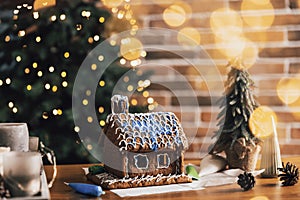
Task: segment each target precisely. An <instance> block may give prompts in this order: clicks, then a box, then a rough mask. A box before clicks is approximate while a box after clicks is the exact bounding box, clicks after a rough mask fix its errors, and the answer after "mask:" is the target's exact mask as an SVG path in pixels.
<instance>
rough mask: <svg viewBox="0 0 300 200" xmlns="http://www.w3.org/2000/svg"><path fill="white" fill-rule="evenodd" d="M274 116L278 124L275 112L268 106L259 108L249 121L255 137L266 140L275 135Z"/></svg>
mask: <svg viewBox="0 0 300 200" xmlns="http://www.w3.org/2000/svg"><path fill="white" fill-rule="evenodd" d="M272 116H273V118H274V121H275V123H276V122H277V116H276V114H275V112H274V111H273V110H272V109H271V108H270V107H267V106H259V107H258V108H256V109H255V110H254V111H253V113H252V114H251V116H250V119H249V128H250V130H251V132H252V133H253V135H255V137H258V138H265V137H267V136H269V135H270V134H272V133H273V130H274V129H273V123H272Z"/></svg>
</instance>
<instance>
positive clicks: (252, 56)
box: [241, 40, 259, 69]
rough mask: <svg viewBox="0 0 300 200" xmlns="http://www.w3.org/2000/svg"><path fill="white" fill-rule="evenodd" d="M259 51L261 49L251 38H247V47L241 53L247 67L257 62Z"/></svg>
mask: <svg viewBox="0 0 300 200" xmlns="http://www.w3.org/2000/svg"><path fill="white" fill-rule="evenodd" d="M258 53H259V49H258V47H257V45H256V44H255V43H254V42H252V41H250V40H246V45H245V48H244V49H243V51H242V53H241V58H242V60H243V64H244V66H245V68H246V69H249V68H250V67H252V66H253V65H254V64H255V62H256V60H257V58H258Z"/></svg>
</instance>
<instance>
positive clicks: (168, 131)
mask: <svg viewBox="0 0 300 200" xmlns="http://www.w3.org/2000/svg"><path fill="white" fill-rule="evenodd" d="M106 124H107V127H106V134H107V135H109V138H111V141H113V142H114V144H115V145H117V146H118V147H119V148H120V151H122V150H128V151H157V150H159V149H166V148H168V149H179V148H181V149H187V148H188V142H187V138H186V136H185V134H184V132H183V129H182V127H181V125H180V123H179V120H178V118H177V117H176V116H175V114H174V113H171V112H153V113H115V114H111V115H109V116H108V118H107V123H106Z"/></svg>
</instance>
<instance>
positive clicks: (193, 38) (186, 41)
mask: <svg viewBox="0 0 300 200" xmlns="http://www.w3.org/2000/svg"><path fill="white" fill-rule="evenodd" d="M177 41H178V43H179V44H181V45H183V46H197V45H199V44H200V41H201V37H200V33H199V31H198V30H197V29H195V28H193V27H185V28H183V29H181V30H180V31H179V32H178V34H177Z"/></svg>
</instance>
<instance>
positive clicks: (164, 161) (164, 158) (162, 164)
mask: <svg viewBox="0 0 300 200" xmlns="http://www.w3.org/2000/svg"><path fill="white" fill-rule="evenodd" d="M169 165H170V157H169V155H168V154H167V153H164V154H158V155H157V168H168V167H169Z"/></svg>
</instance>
